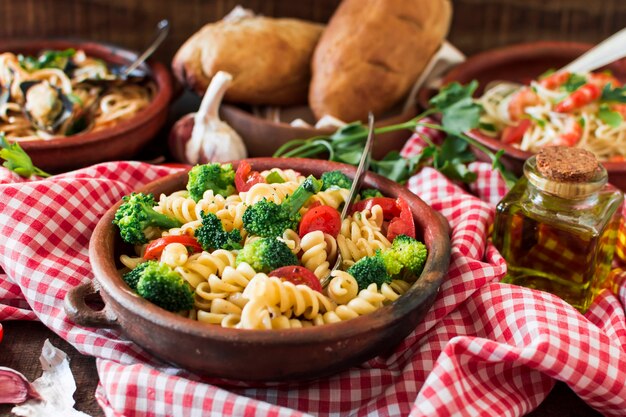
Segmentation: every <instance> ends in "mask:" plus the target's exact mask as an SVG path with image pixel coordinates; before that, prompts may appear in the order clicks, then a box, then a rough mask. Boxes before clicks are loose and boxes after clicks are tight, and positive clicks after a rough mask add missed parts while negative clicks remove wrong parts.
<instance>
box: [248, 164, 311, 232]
mask: <svg viewBox="0 0 626 417" xmlns="http://www.w3.org/2000/svg"><path fill="white" fill-rule="evenodd" d="M321 187H322V181H320V180H317V179H315V177H313V176H312V175H311V176H309V177H308V178H307V179H306V180H304V182H303V183H302V184H300V186H298V188H296V189H295V191H294V192H293V194H292V195H291V196H289V197H287V198H286V199H285V200H284V201H283V202H282V203H281V204H276V203H274V202H273V201H267V200H266V199H263V200H261V201H259V202H258V203H256V204H254V205H252V206H250V207H248V208H247V209H246V211H245V212H244V213H243V219H242V220H243V227H244V228H245V229H246V230H247V231H248V233H250V234H252V235H256V236H261V237H278V236H281V235H282V234H283V232H284V231H285V230H286V229H293V230H297V228H298V223H299V222H300V218H301V216H300V213H299V210H300V208H302V206H303V205H304V203H306V202H307V200H308V199H309V198H310V197H311V196H312V195H313V194H316V193H318V192H319V191H320V189H321Z"/></svg>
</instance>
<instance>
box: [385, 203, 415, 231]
mask: <svg viewBox="0 0 626 417" xmlns="http://www.w3.org/2000/svg"><path fill="white" fill-rule="evenodd" d="M396 205H397V206H398V209H399V210H400V214H399V215H398V217H395V218H393V219H391V221H390V222H389V226H388V227H387V239H388V240H389V241H390V242H393V240H394V239H395V238H396V236H398V235H407V236H410V237H412V238H415V222H414V221H413V213H412V212H411V208H410V207H409V203H407V202H406V200H405V199H403V198H401V197H398V198H397V199H396Z"/></svg>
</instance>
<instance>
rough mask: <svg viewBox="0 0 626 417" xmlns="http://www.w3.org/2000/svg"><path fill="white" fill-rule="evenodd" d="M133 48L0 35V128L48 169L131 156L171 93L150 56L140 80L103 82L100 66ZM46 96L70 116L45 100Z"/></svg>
mask: <svg viewBox="0 0 626 417" xmlns="http://www.w3.org/2000/svg"><path fill="white" fill-rule="evenodd" d="M46 51H53V53H52V54H48V55H46V53H47V52H46ZM136 56H137V55H136V53H134V52H132V51H129V50H126V49H123V48H120V47H117V46H112V45H107V44H103V43H97V42H91V41H83V40H23V41H22V40H20V41H13V40H10V41H9V40H2V41H0V81H1V86H0V92H1V93H2V94H0V131H1V132H4V133H5V134H6V137H7V139H8V140H9V141H19V143H20V146H21V147H22V148H23V149H24V150H25V151H26V152H27V153H28V155H29V156H30V157H31V159H32V160H33V163H34V164H35V165H36V166H38V167H39V168H41V169H43V170H45V171H49V172H51V173H57V172H63V171H68V170H71V169H75V168H80V167H84V166H88V165H91V164H94V163H98V162H103V161H110V160H117V159H129V158H131V157H133V156H134V155H135V154H136V153H137V152H138V151H139V150H140V149H141V148H142V147H143V146H144V145H146V144H147V143H148V142H149V141H150V140H151V139H152V138H153V137H154V135H155V134H156V133H157V132H158V131H159V129H160V128H161V127H162V126H163V124H164V123H165V121H166V117H167V111H168V105H169V102H170V100H171V98H172V78H171V75H170V74H169V72H168V70H167V69H166V68H165V66H163V65H162V64H160V63H158V62H154V61H148V62H147V63H146V64H144V65H143V67H142V69H143V70H144V71H146V72H147V74H148V76H147V77H145V78H144V79H142V80H141V81H140V82H135V81H136V80H135V79H131V80H130V81H121V82H117V81H116V82H107V77H110V71H108V70H110V69H111V68H113V67H119V66H123V65H125V64H128V63H130V62H132V61H133V60H134V59H135V58H136ZM38 57H39V59H37V58H38ZM25 86H26V87H25ZM49 97H53V98H54V102H55V106H56V103H59V106H58V108H59V109H61V108H65V109H66V110H67V108H69V109H70V110H69V112H66V113H67V114H69V115H71V116H72V117H68V118H66V119H63V118H62V117H61V116H62V115H63V114H65V113H64V112H63V111H60V110H59V111H57V112H55V110H57V108H56V107H55V106H50V107H46V106H45V100H44V98H46V99H47V98H49ZM60 103H63V104H62V105H61V104H60ZM51 115H54V117H53V116H51ZM46 117H47V119H46ZM64 120H66V122H63V121H64ZM54 121H59V123H55V122H54Z"/></svg>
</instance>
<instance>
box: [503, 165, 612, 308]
mask: <svg viewBox="0 0 626 417" xmlns="http://www.w3.org/2000/svg"><path fill="white" fill-rule="evenodd" d="M577 157H580V156H579V155H577ZM558 160H559V162H563V159H562V158H558ZM594 161H595V157H594ZM578 162H579V160H578V159H575V160H574V161H573V162H572V163H573V164H574V166H575V165H577V164H578ZM567 168H568V169H570V170H571V169H572V167H571V166H567ZM524 174H525V176H524V177H523V178H522V179H520V180H519V181H518V183H517V184H516V185H515V186H514V187H513V189H511V191H510V192H509V193H508V194H507V195H506V196H505V197H504V199H503V200H502V201H501V202H500V203H499V204H498V206H497V208H496V220H495V223H494V232H493V243H494V245H495V246H496V248H498V249H499V250H500V252H501V254H502V256H503V257H504V258H505V259H506V261H507V267H508V272H507V275H506V277H505V278H504V279H503V282H508V283H511V284H516V285H522V286H525V287H530V288H536V289H539V290H544V291H548V292H551V293H553V294H555V295H558V296H560V297H561V298H563V299H564V300H565V301H567V302H568V303H570V304H571V305H572V306H574V307H575V308H577V309H578V310H579V311H581V312H585V311H586V310H587V309H588V307H589V305H590V304H591V302H592V301H593V298H594V296H595V295H596V294H597V293H598V292H599V291H600V289H602V288H603V287H608V286H609V285H610V284H609V283H608V282H607V277H608V275H609V271H610V266H611V261H612V259H613V254H614V250H615V242H616V238H617V227H618V224H619V219H620V217H619V216H620V210H619V208H620V206H621V204H622V201H623V195H622V193H621V192H620V191H619V190H617V189H615V188H614V187H613V186H611V185H608V184H607V183H606V182H607V175H606V170H604V168H602V167H601V166H600V165H599V164H597V163H596V164H594V165H593V172H590V173H589V175H588V176H587V177H586V178H584V180H582V181H581V180H577V181H571V180H570V181H568V180H567V177H566V176H565V180H564V179H563V176H561V177H558V176H557V178H556V179H555V178H552V177H550V175H546V173H545V172H541V170H540V169H538V168H537V163H536V160H535V157H532V158H530V159H529V160H528V161H527V162H526V164H525V166H524ZM548 174H551V172H549V173H548Z"/></svg>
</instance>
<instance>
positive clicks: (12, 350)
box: [0, 321, 601, 417]
mask: <svg viewBox="0 0 626 417" xmlns="http://www.w3.org/2000/svg"><path fill="white" fill-rule="evenodd" d="M2 325H3V326H4V340H3V341H2V342H1V343H0V366H8V367H9V368H13V369H16V370H18V371H20V372H21V373H23V374H24V375H25V376H26V377H27V378H28V379H29V380H30V381H33V380H35V379H36V378H38V377H39V376H41V372H42V371H41V365H40V364H39V355H40V353H41V348H42V346H43V342H44V341H45V340H46V339H50V342H52V344H53V345H54V346H56V347H57V348H59V349H61V350H63V351H64V352H65V353H67V354H68V356H69V358H70V366H71V368H72V372H73V374H74V379H75V380H76V387H77V388H76V393H75V394H74V399H75V400H76V409H78V410H80V411H83V412H85V413H87V414H90V415H91V416H93V417H104V413H103V412H102V410H101V409H100V407H99V406H98V404H97V403H96V400H95V398H94V392H95V390H96V386H97V385H98V374H97V372H96V360H95V359H94V358H92V357H88V356H83V355H81V354H80V353H78V351H77V350H76V349H74V347H72V345H70V344H69V343H67V342H66V341H65V340H63V339H61V338H60V337H59V336H57V335H56V334H54V333H53V332H52V331H50V330H49V329H48V328H46V327H45V326H44V325H43V324H41V323H40V322H27V321H13V322H4V323H2ZM12 407H13V406H11V405H0V416H9V415H10V411H11V408H12ZM528 416H530V417H592V416H593V417H596V416H601V414H599V413H598V412H596V411H595V410H593V409H592V408H591V407H589V406H588V405H587V404H585V403H584V402H583V401H582V400H581V399H580V398H578V397H577V396H576V394H574V392H572V390H570V389H569V387H568V386H567V385H565V384H563V383H560V382H559V383H557V384H556V386H555V387H554V389H553V390H552V392H551V393H550V395H548V397H547V398H546V400H545V401H544V402H543V403H542V404H541V405H540V406H539V408H537V409H536V410H535V411H533V412H531V413H530V414H528Z"/></svg>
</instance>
